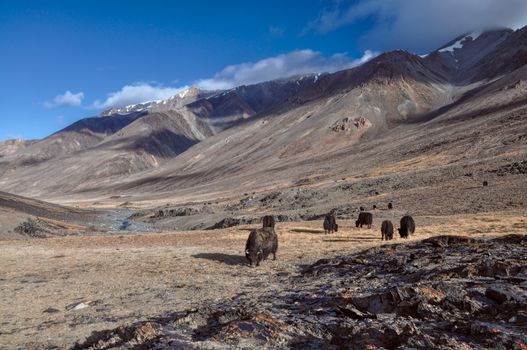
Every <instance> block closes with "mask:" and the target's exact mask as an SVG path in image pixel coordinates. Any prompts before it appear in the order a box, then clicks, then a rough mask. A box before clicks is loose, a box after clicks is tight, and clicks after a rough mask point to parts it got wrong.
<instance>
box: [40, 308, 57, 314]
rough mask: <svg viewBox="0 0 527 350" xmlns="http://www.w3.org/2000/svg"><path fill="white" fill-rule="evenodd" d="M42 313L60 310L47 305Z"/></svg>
mask: <svg viewBox="0 0 527 350" xmlns="http://www.w3.org/2000/svg"><path fill="white" fill-rule="evenodd" d="M43 312H44V313H48V314H53V313H55V312H60V310H59V309H55V308H54V307H48V308H47V309H46V310H44V311H43Z"/></svg>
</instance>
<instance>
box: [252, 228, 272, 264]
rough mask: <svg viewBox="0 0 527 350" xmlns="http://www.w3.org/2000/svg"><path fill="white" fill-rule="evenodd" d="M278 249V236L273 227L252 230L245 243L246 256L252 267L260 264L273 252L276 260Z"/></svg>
mask: <svg viewBox="0 0 527 350" xmlns="http://www.w3.org/2000/svg"><path fill="white" fill-rule="evenodd" d="M277 250H278V236H277V235H276V232H275V231H274V229H273V228H271V227H265V228H259V229H255V230H252V231H251V233H250V234H249V238H247V243H246V244H245V257H246V258H247V260H248V261H249V264H250V265H251V267H254V266H260V262H261V261H262V260H265V259H267V257H268V256H269V254H271V253H272V254H273V260H276V252H277Z"/></svg>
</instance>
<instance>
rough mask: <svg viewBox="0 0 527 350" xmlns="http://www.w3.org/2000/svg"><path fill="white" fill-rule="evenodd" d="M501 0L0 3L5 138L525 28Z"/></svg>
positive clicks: (515, 4) (520, 9) (526, 9)
mask: <svg viewBox="0 0 527 350" xmlns="http://www.w3.org/2000/svg"><path fill="white" fill-rule="evenodd" d="M422 3H426V5H422ZM502 3H503V2H502V1H498V0H495V1H494V0H465V2H463V4H462V5H459V2H458V1H454V0H442V1H430V2H423V1H418V0H359V1H333V2H332V1H316V0H313V1H300V0H299V1H286V0H281V1H272V0H268V1H264V2H256V1H201V2H198V1H156V0H149V1H96V0H95V1H93V0H92V1H81V0H79V1H22V0H17V1H14V0H13V1H7V0H6V1H0V82H1V84H0V105H1V106H2V110H1V112H0V140H2V139H6V138H13V137H20V138H40V137H45V136H47V135H49V134H51V133H53V132H55V131H57V130H59V129H61V128H63V127H65V126H67V125H68V124H70V123H72V122H74V121H75V120H78V119H80V118H82V117H87V116H91V115H95V114H97V113H99V112H100V111H101V110H102V109H105V108H108V107H111V106H114V105H120V104H126V103H132V102H139V100H149V99H155V98H160V97H161V98H162V97H166V96H169V95H171V94H174V93H175V92H177V91H178V90H179V89H181V88H183V87H185V86H190V85H198V86H200V87H202V88H210V89H212V88H226V87H230V86H235V85H239V84H249V83H254V82H257V81H262V80H267V79H273V78H277V77H280V76H287V75H293V74H297V73H305V72H310V71H335V70H339V69H344V68H347V67H351V66H354V65H357V64H360V63H361V62H363V61H365V60H367V59H369V58H371V57H373V56H374V55H375V53H378V52H382V51H386V50H390V49H395V48H403V49H407V50H410V51H412V52H416V53H423V52H427V51H430V50H432V49H434V48H436V47H438V46H440V45H441V44H443V43H445V42H446V41H449V40H450V39H452V38H453V37H454V36H456V35H458V34H460V33H463V32H465V31H469V30H471V29H480V28H479V27H488V26H509V27H515V28H518V27H520V26H522V25H524V24H527V21H526V16H525V14H526V13H527V6H526V5H525V3H527V2H525V1H522V0H510V1H509V2H508V4H507V6H503V5H500V4H502ZM506 7H507V8H506ZM511 8H512V9H511ZM460 12H461V13H462V15H459V13H460ZM445 17H446V18H449V21H450V22H449V25H447V26H445V23H444V18H445Z"/></svg>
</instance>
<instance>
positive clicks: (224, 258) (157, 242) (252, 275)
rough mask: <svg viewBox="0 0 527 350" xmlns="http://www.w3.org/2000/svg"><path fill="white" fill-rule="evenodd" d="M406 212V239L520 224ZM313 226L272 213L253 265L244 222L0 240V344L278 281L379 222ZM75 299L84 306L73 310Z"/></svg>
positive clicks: (36, 343)
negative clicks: (266, 257) (409, 233)
mask: <svg viewBox="0 0 527 350" xmlns="http://www.w3.org/2000/svg"><path fill="white" fill-rule="evenodd" d="M380 219H381V218H380ZM380 219H379V220H380ZM379 222H380V221H379ZM416 222H417V224H418V235H417V236H416V237H415V238H413V240H416V239H423V238H427V237H430V236H435V235H439V234H466V235H471V236H492V235H501V234H508V233H523V234H525V233H527V218H526V217H525V215H523V213H516V214H510V213H509V214H506V215H505V214H495V215H470V216H450V217H448V218H444V217H416ZM441 222H448V223H449V224H447V225H445V224H441ZM320 226H321V223H320V222H290V223H279V224H278V227H277V231H278V234H279V241H280V248H279V254H278V260H277V261H266V262H264V263H263V265H262V266H261V267H260V268H254V269H251V268H250V267H248V266H246V262H245V258H244V257H243V249H244V244H245V240H246V238H247V235H248V230H249V228H250V227H251V226H241V227H235V228H231V229H225V230H216V231H193V232H173V233H150V234H138V235H124V236H91V237H64V238H50V239H41V240H30V241H0V250H1V254H0V266H2V269H1V271H0V310H1V311H0V348H16V347H24V348H42V347H52V346H58V347H59V348H64V347H68V346H69V345H71V344H73V343H74V342H75V341H77V340H82V339H84V338H85V337H86V336H88V335H89V334H90V333H91V332H92V331H94V330H100V329H107V328H112V327H115V326H116V325H117V324H119V323H128V322H133V321H136V320H142V319H146V318H148V317H153V316H157V315H161V314H165V313H170V312H174V311H179V310H184V309H188V308H192V307H199V306H200V305H203V303H214V302H218V301H221V300H225V299H226V298H231V297H233V296H236V295H239V294H240V293H247V294H255V295H256V294H258V293H263V292H268V291H272V290H275V291H276V290H280V289H283V288H285V287H287V286H288V283H289V281H290V279H289V276H291V275H294V274H296V273H297V272H298V271H299V269H300V268H301V267H302V266H305V265H307V264H311V263H313V262H315V261H317V260H318V259H320V258H324V257H333V256H335V255H338V254H343V253H348V252H350V251H352V250H358V249H362V248H366V247H370V246H374V245H378V244H381V243H382V242H381V240H380V233H379V232H378V231H379V227H374V229H372V230H367V229H356V228H355V227H354V225H353V223H352V222H351V221H340V222H339V227H340V231H339V232H338V233H336V234H332V235H324V234H323V233H322V230H321V227H320ZM377 226H378V225H377ZM396 241H400V240H396ZM81 302H82V303H84V304H85V305H87V307H85V308H82V309H78V310H76V309H75V308H74V307H75V306H76V305H78V304H79V303H81ZM81 307H82V306H81Z"/></svg>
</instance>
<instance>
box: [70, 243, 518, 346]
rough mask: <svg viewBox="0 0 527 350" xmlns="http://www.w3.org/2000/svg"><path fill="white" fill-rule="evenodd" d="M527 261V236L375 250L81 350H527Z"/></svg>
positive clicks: (120, 332) (128, 329) (113, 333)
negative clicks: (274, 288) (114, 349)
mask: <svg viewBox="0 0 527 350" xmlns="http://www.w3.org/2000/svg"><path fill="white" fill-rule="evenodd" d="M526 254H527V236H526V235H509V236H505V237H500V238H495V239H472V238H468V237H463V236H454V237H450V238H447V236H440V237H432V238H429V239H426V240H423V241H421V242H411V243H408V244H394V245H386V246H381V247H374V248H371V249H367V250H364V251H361V252H358V253H355V254H349V255H344V256H340V257H336V258H332V259H322V260H320V261H318V262H316V263H315V264H313V265H311V266H308V267H307V268H305V269H304V270H303V271H302V272H301V273H300V274H299V275H296V276H295V275H291V276H288V275H281V277H282V278H283V283H284V289H283V290H281V291H273V292H268V293H264V294H258V295H251V294H245V293H243V294H241V295H239V296H236V297H234V298H233V299H229V300H225V301H223V302H219V303H218V304H216V305H203V306H200V307H199V308H197V309H192V310H188V311H186V312H178V313H175V314H169V315H161V316H160V317H158V318H155V319H152V320H150V321H147V322H146V323H145V322H141V323H137V324H133V325H130V326H121V327H117V328H115V329H111V330H107V331H102V332H94V334H92V336H90V337H89V338H88V340H86V342H84V343H82V344H76V346H75V348H76V349H105V348H112V347H119V348H155V349H165V348H183V349H201V348H207V349H223V348H266V349H284V348H289V349H320V348H323V349H341V348H344V349H431V350H432V349H488V348H492V349H525V344H527V322H526V321H527V313H526V312H525V310H527V300H526V292H525V291H524V290H523V289H522V287H521V284H522V283H525V282H521V281H523V279H522V278H523V277H525V276H526V274H527V265H526V264H525V256H526ZM495 257H499V258H495ZM497 259H499V260H497ZM114 344H118V345H114Z"/></svg>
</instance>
